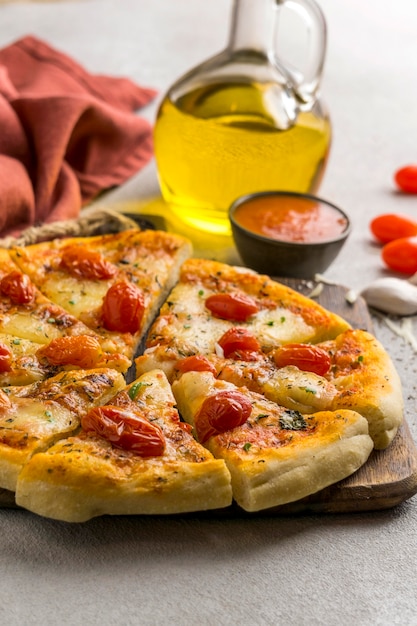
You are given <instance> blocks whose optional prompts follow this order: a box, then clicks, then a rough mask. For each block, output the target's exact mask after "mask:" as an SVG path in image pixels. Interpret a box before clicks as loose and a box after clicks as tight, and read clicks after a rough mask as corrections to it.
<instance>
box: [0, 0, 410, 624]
mask: <svg viewBox="0 0 417 626" xmlns="http://www.w3.org/2000/svg"><path fill="white" fill-rule="evenodd" d="M321 6H322V7H323V9H324V12H325V14H326V18H327V22H328V27H329V47H328V55H327V62H326V68H325V78H324V81H323V94H324V97H325V100H326V102H327V104H328V106H329V109H330V111H331V114H332V119H333V128H334V142H333V148H332V154H331V159H330V162H329V167H328V170H327V174H326V177H325V180H324V184H323V187H322V190H321V195H323V196H324V197H326V198H328V199H329V200H331V201H333V202H335V203H337V204H339V205H340V206H342V207H343V208H344V209H345V210H346V211H348V212H349V213H350V215H351V217H352V219H353V223H354V229H353V233H352V236H351V238H350V240H349V242H348V244H347V245H346V247H345V248H344V250H343V252H342V254H341V255H340V256H339V258H338V259H337V261H336V262H335V264H334V265H333V266H332V267H331V268H330V270H329V271H328V272H327V277H328V278H329V279H332V280H335V281H338V282H340V283H342V284H345V285H348V286H351V287H354V288H355V289H360V288H361V287H364V286H365V285H367V284H368V283H369V282H370V281H371V280H372V279H373V278H375V277H377V276H380V275H381V274H382V273H383V270H382V265H381V262H380V260H379V250H378V248H377V247H376V246H375V245H374V244H373V243H372V241H371V238H370V236H369V232H368V223H369V220H370V219H371V218H372V217H373V216H374V215H377V214H378V213H381V212H394V211H401V212H406V213H408V214H409V215H414V216H416V217H417V211H416V207H417V200H416V197H403V196H399V195H398V194H396V193H395V192H394V190H393V185H392V182H391V181H392V173H393V171H394V170H395V169H396V168H397V167H399V166H400V165H403V164H406V163H409V162H413V161H414V162H416V161H417V148H416V134H417V118H416V105H417V80H416V76H417V36H416V34H417V30H416V29H417V27H416V24H417V4H416V3H415V2H414V1H413V0H400V1H399V2H396V3H393V2H388V0H381V1H379V2H377V1H376V0H368V2H363V1H359V0H350V2H347V1H344V2H332V0H322V1H321ZM229 9H230V1H229V0H215V1H212V2H205V1H204V0H193V2H190V1H189V0H175V1H174V2H172V1H169V0H152V1H148V0H80V1H78V2H77V1H73V2H65V1H63V2H46V3H45V2H43V3H24V2H22V3H11V4H8V3H1V4H0V45H1V46H3V45H6V44H8V43H10V42H11V41H13V40H14V39H16V38H18V37H20V36H23V35H25V34H29V33H32V34H34V35H37V36H38V37H41V38H44V39H46V40H47V41H49V42H50V43H51V44H52V45H55V46H57V47H59V48H61V49H62V50H64V51H66V52H67V53H68V54H70V55H72V56H74V57H75V58H76V59H78V60H79V61H80V62H81V63H82V64H84V65H85V66H86V67H87V68H88V69H90V70H91V71H94V72H97V73H108V74H124V75H127V76H130V77H132V78H133V79H135V80H136V81H138V82H140V83H142V84H147V85H149V86H154V87H156V88H158V89H160V90H161V92H162V91H163V90H164V89H165V88H166V87H167V86H168V85H169V84H170V83H171V82H173V80H174V79H175V78H176V77H177V76H178V75H179V74H181V73H182V72H183V71H184V70H186V69H188V68H189V67H191V66H192V65H194V64H196V63H197V62H199V61H201V60H203V59H204V58H206V57H207V56H209V55H210V54H212V53H214V52H216V51H218V50H219V49H220V48H221V47H223V45H224V43H225V41H226V38H227V32H228V21H229ZM154 111H155V105H154V106H152V107H150V108H149V109H148V111H147V113H146V114H147V115H148V116H149V117H150V118H152V117H153V115H154ZM155 193H157V183H156V178H155V171H154V167H153V165H150V166H149V167H147V168H146V169H145V170H144V171H143V172H142V173H141V174H140V175H138V176H136V177H134V178H133V179H132V180H131V181H129V183H127V184H126V185H125V186H124V187H123V188H122V189H119V190H116V191H114V192H112V193H111V194H109V195H108V196H107V198H106V199H105V201H106V202H108V203H113V202H121V201H126V200H128V201H132V202H136V201H138V200H141V199H144V198H148V197H152V195H154V194H155ZM376 332H377V334H378V335H379V336H380V338H381V339H382V341H383V342H384V344H385V345H386V347H387V349H388V350H389V352H390V353H391V355H392V356H393V358H394V360H395V362H396V364H397V366H398V368H399V370H400V373H401V376H402V379H403V384H404V389H405V397H406V402H407V417H408V421H409V424H410V426H411V429H412V431H413V434H414V438H417V420H416V417H415V410H416V398H415V395H416V386H415V380H416V371H415V370H416V366H415V360H416V355H415V353H414V351H413V349H412V348H411V347H410V346H409V345H408V344H406V343H405V342H404V341H403V340H402V339H399V338H397V337H396V336H395V335H393V334H392V333H391V331H389V330H388V328H387V327H386V326H385V325H384V324H381V323H380V322H378V321H376ZM0 521H1V530H2V533H1V534H2V538H1V540H0V622H1V623H2V624H10V625H13V626H14V625H16V626H17V625H19V626H20V625H24V626H25V625H32V624H45V625H47V626H49V625H55V624H63V625H67V624H68V625H74V624H81V623H82V624H86V625H90V624H91V625H94V624H103V625H110V624H121V625H130V624H140V625H142V624H143V625H154V624H155V625H156V624H158V625H170V624H175V625H179V626H180V625H184V626H188V625H194V624H201V625H208V626H217V625H228V624H241V625H245V626H246V625H264V624H265V625H271V626H272V625H276V624H283V625H284V624H285V625H286V624H291V625H295V626H298V625H300V626H302V625H307V624H308V625H313V626H315V625H317V626H318V625H332V624H340V625H342V626H344V625H346V626H348V625H350V624H357V625H360V626H366V625H368V624H372V625H381V626H382V625H383V626H391V625H394V624H398V625H401V626H404V625H414V624H416V625H417V582H416V576H415V571H416V557H417V499H416V498H412V499H411V500H409V501H408V502H406V503H405V504H404V505H401V506H400V507H398V508H396V509H393V510H391V511H385V512H380V513H372V514H358V515H341V516H320V517H316V516H306V517H297V518H286V519H276V518H263V519H225V518H218V519H207V518H206V519H205V518H204V517H200V518H199V517H189V518H186V519H178V518H176V519H161V518H157V519H145V520H143V519H135V518H124V519H120V518H116V519H108V518H105V519H98V520H93V521H91V522H89V523H87V524H82V525H76V526H72V525H67V524H63V523H58V522H53V521H50V520H45V519H41V518H38V517H36V516H33V515H31V514H29V513H26V512H22V511H10V510H7V511H6V510H4V511H1V512H0Z"/></svg>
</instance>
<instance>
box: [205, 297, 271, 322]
mask: <svg viewBox="0 0 417 626" xmlns="http://www.w3.org/2000/svg"><path fill="white" fill-rule="evenodd" d="M205 304H206V307H207V308H208V310H209V311H210V312H211V313H212V314H213V315H214V316H215V317H220V318H221V319H224V320H231V321H236V322H245V321H246V320H247V319H248V318H250V317H251V316H252V315H254V314H255V313H257V312H258V311H259V306H258V305H257V303H256V302H255V300H254V299H253V298H251V297H250V296H247V295H246V294H245V293H216V294H213V295H212V296H209V297H208V298H207V299H206V302H205Z"/></svg>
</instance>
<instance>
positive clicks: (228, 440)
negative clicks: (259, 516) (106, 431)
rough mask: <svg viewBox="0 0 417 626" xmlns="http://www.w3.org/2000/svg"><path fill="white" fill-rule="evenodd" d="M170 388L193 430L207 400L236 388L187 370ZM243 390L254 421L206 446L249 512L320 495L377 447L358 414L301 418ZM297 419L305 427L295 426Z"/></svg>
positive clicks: (336, 412)
mask: <svg viewBox="0 0 417 626" xmlns="http://www.w3.org/2000/svg"><path fill="white" fill-rule="evenodd" d="M172 388H173V392H174V395H175V398H176V400H177V403H178V408H179V411H180V413H181V415H182V416H183V418H184V419H185V420H186V421H187V422H188V423H190V424H192V425H193V426H194V427H195V417H196V416H197V415H198V413H199V411H200V409H201V406H202V405H203V402H204V400H205V399H206V398H207V397H208V396H210V395H214V394H215V393H217V392H219V391H226V390H232V389H235V390H236V387H235V386H234V385H233V384H232V383H228V382H226V381H220V380H217V379H215V378H214V377H213V375H212V374H211V373H209V372H187V373H185V374H183V375H182V376H181V378H180V379H179V380H178V381H175V382H174V383H173V386H172ZM239 391H240V392H241V393H243V394H244V395H246V396H247V397H248V398H249V399H250V400H251V403H252V412H251V415H250V417H249V418H248V420H247V421H246V422H245V423H244V424H242V425H241V426H239V427H237V428H234V429H232V430H229V431H226V432H224V433H220V434H218V435H213V436H212V437H210V438H209V439H208V441H207V443H206V446H207V448H208V449H209V450H210V451H211V452H212V453H213V455H214V456H215V457H216V458H221V459H223V460H224V461H225V462H226V465H227V467H228V469H229V471H230V474H231V476H232V489H233V497H234V499H235V500H236V502H237V504H238V505H239V506H240V507H242V508H243V509H245V510H246V511H259V510H262V509H267V508H272V507H275V506H279V505H281V504H285V503H288V502H293V501H295V500H299V499H300V498H303V497H305V496H308V495H311V494H313V493H316V492H317V491H319V490H321V489H324V488H325V487H327V486H329V485H331V484H333V483H335V482H338V481H340V480H342V479H343V478H346V477H347V476H349V475H351V474H352V473H353V472H355V471H356V470H357V469H359V467H361V466H362V465H363V464H364V463H365V462H366V460H367V459H368V457H369V455H370V453H371V451H372V449H373V442H372V439H371V438H370V437H369V434H368V424H367V421H366V420H365V418H363V417H362V416H361V415H359V413H356V412H354V411H345V410H340V411H334V412H332V411H323V412H318V413H314V414H312V415H307V416H301V414H299V413H298V412H295V411H290V410H287V409H284V408H282V407H279V406H278V405H276V404H275V403H273V402H271V401H268V400H266V399H265V398H263V397H262V396H261V395H259V394H256V393H254V392H249V391H248V390H247V389H245V388H240V389H239ZM291 420H292V421H291ZM294 420H295V422H294ZM297 420H298V422H299V423H300V420H301V422H302V423H303V424H304V426H303V428H298V427H296V428H292V427H291V423H293V424H296V421H297ZM288 422H289V423H290V428H288V426H287V423H288Z"/></svg>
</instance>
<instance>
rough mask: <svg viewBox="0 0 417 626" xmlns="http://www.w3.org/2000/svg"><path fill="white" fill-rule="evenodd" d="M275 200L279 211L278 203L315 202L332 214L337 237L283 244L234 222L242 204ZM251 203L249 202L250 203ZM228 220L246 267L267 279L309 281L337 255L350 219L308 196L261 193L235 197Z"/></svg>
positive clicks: (282, 240)
mask: <svg viewBox="0 0 417 626" xmlns="http://www.w3.org/2000/svg"><path fill="white" fill-rule="evenodd" d="M264 198H268V199H270V200H273V199H274V198H277V199H278V200H279V202H277V207H276V209H275V208H274V211H275V210H276V211H280V210H282V209H281V207H280V205H281V204H282V201H283V200H284V199H285V200H288V201H289V202H292V201H294V200H296V201H298V200H299V199H301V200H302V201H304V200H306V201H307V203H310V202H311V204H312V205H313V203H319V204H321V205H322V206H324V207H327V210H331V212H333V213H334V212H335V215H334V217H335V219H336V220H337V221H339V222H340V223H341V224H342V226H341V229H342V231H341V232H340V233H338V234H337V235H333V236H329V238H326V239H325V240H323V241H316V242H309V241H297V242H293V241H287V240H284V239H276V238H275V236H276V235H274V238H272V237H269V236H267V235H264V234H258V233H256V232H253V231H252V230H249V227H244V226H242V225H241V224H240V223H239V222H238V221H237V210H238V209H239V207H241V206H242V205H244V204H246V205H248V203H251V202H252V201H253V200H256V201H257V200H259V199H264ZM252 204H253V202H252ZM229 219H230V223H231V227H232V233H233V238H234V241H235V244H236V247H237V249H238V251H239V253H240V256H241V258H242V260H243V262H244V263H245V265H247V266H248V267H250V268H252V269H254V270H256V271H257V272H260V273H262V274H268V275H270V276H283V277H293V278H313V277H314V275H315V274H318V273H322V272H324V271H325V270H326V269H327V268H328V267H329V266H330V264H331V263H332V261H334V259H335V258H336V256H337V255H338V254H339V252H340V250H341V248H342V246H343V244H344V243H345V241H346V239H347V237H348V235H349V233H350V220H349V218H348V216H347V215H346V213H344V211H342V210H341V209H339V208H338V207H336V206H335V205H333V204H331V203H330V202H327V201H326V200H322V199H321V198H318V197H316V196H312V195H309V194H300V193H293V192H286V191H265V192H260V193H253V194H249V195H246V196H242V197H241V198H238V200H236V201H235V202H234V203H233V204H232V206H231V207H230V210H229Z"/></svg>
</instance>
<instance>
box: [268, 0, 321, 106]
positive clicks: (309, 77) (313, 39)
mask: <svg viewBox="0 0 417 626" xmlns="http://www.w3.org/2000/svg"><path fill="white" fill-rule="evenodd" d="M276 3H277V5H278V8H279V9H280V8H281V7H283V6H284V5H285V6H286V7H288V8H289V9H290V10H291V11H292V12H294V14H296V15H297V16H298V17H301V18H302V19H303V22H304V28H305V29H306V30H307V51H306V54H304V55H303V56H304V59H303V60H302V62H301V63H300V59H299V58H298V57H299V54H296V55H293V56H296V57H297V59H296V60H294V58H293V59H289V58H288V51H286V53H284V52H281V51H280V49H279V44H280V42H282V40H283V35H284V33H280V32H278V31H279V28H280V18H281V15H278V20H277V22H276V33H275V41H276V42H277V47H276V50H275V54H276V57H277V60H278V62H279V64H280V65H281V66H283V67H284V68H285V70H286V72H287V73H288V74H289V76H290V78H291V80H292V82H293V86H294V89H295V92H296V94H297V96H298V97H299V98H300V99H301V101H302V102H304V103H311V101H312V100H314V99H315V98H316V92H317V90H318V87H319V84H320V80H321V75H322V71H323V65H324V58H325V54H326V45H327V28H326V20H325V18H324V15H323V12H322V10H321V9H320V7H319V6H318V4H317V3H316V2H315V0H276ZM279 13H281V11H279ZM287 36H288V33H287ZM284 39H285V38H284ZM292 43H293V44H294V41H293V40H292ZM298 43H299V42H298ZM284 47H285V45H284ZM299 48H300V47H299V45H298V52H299ZM300 65H301V67H300Z"/></svg>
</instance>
